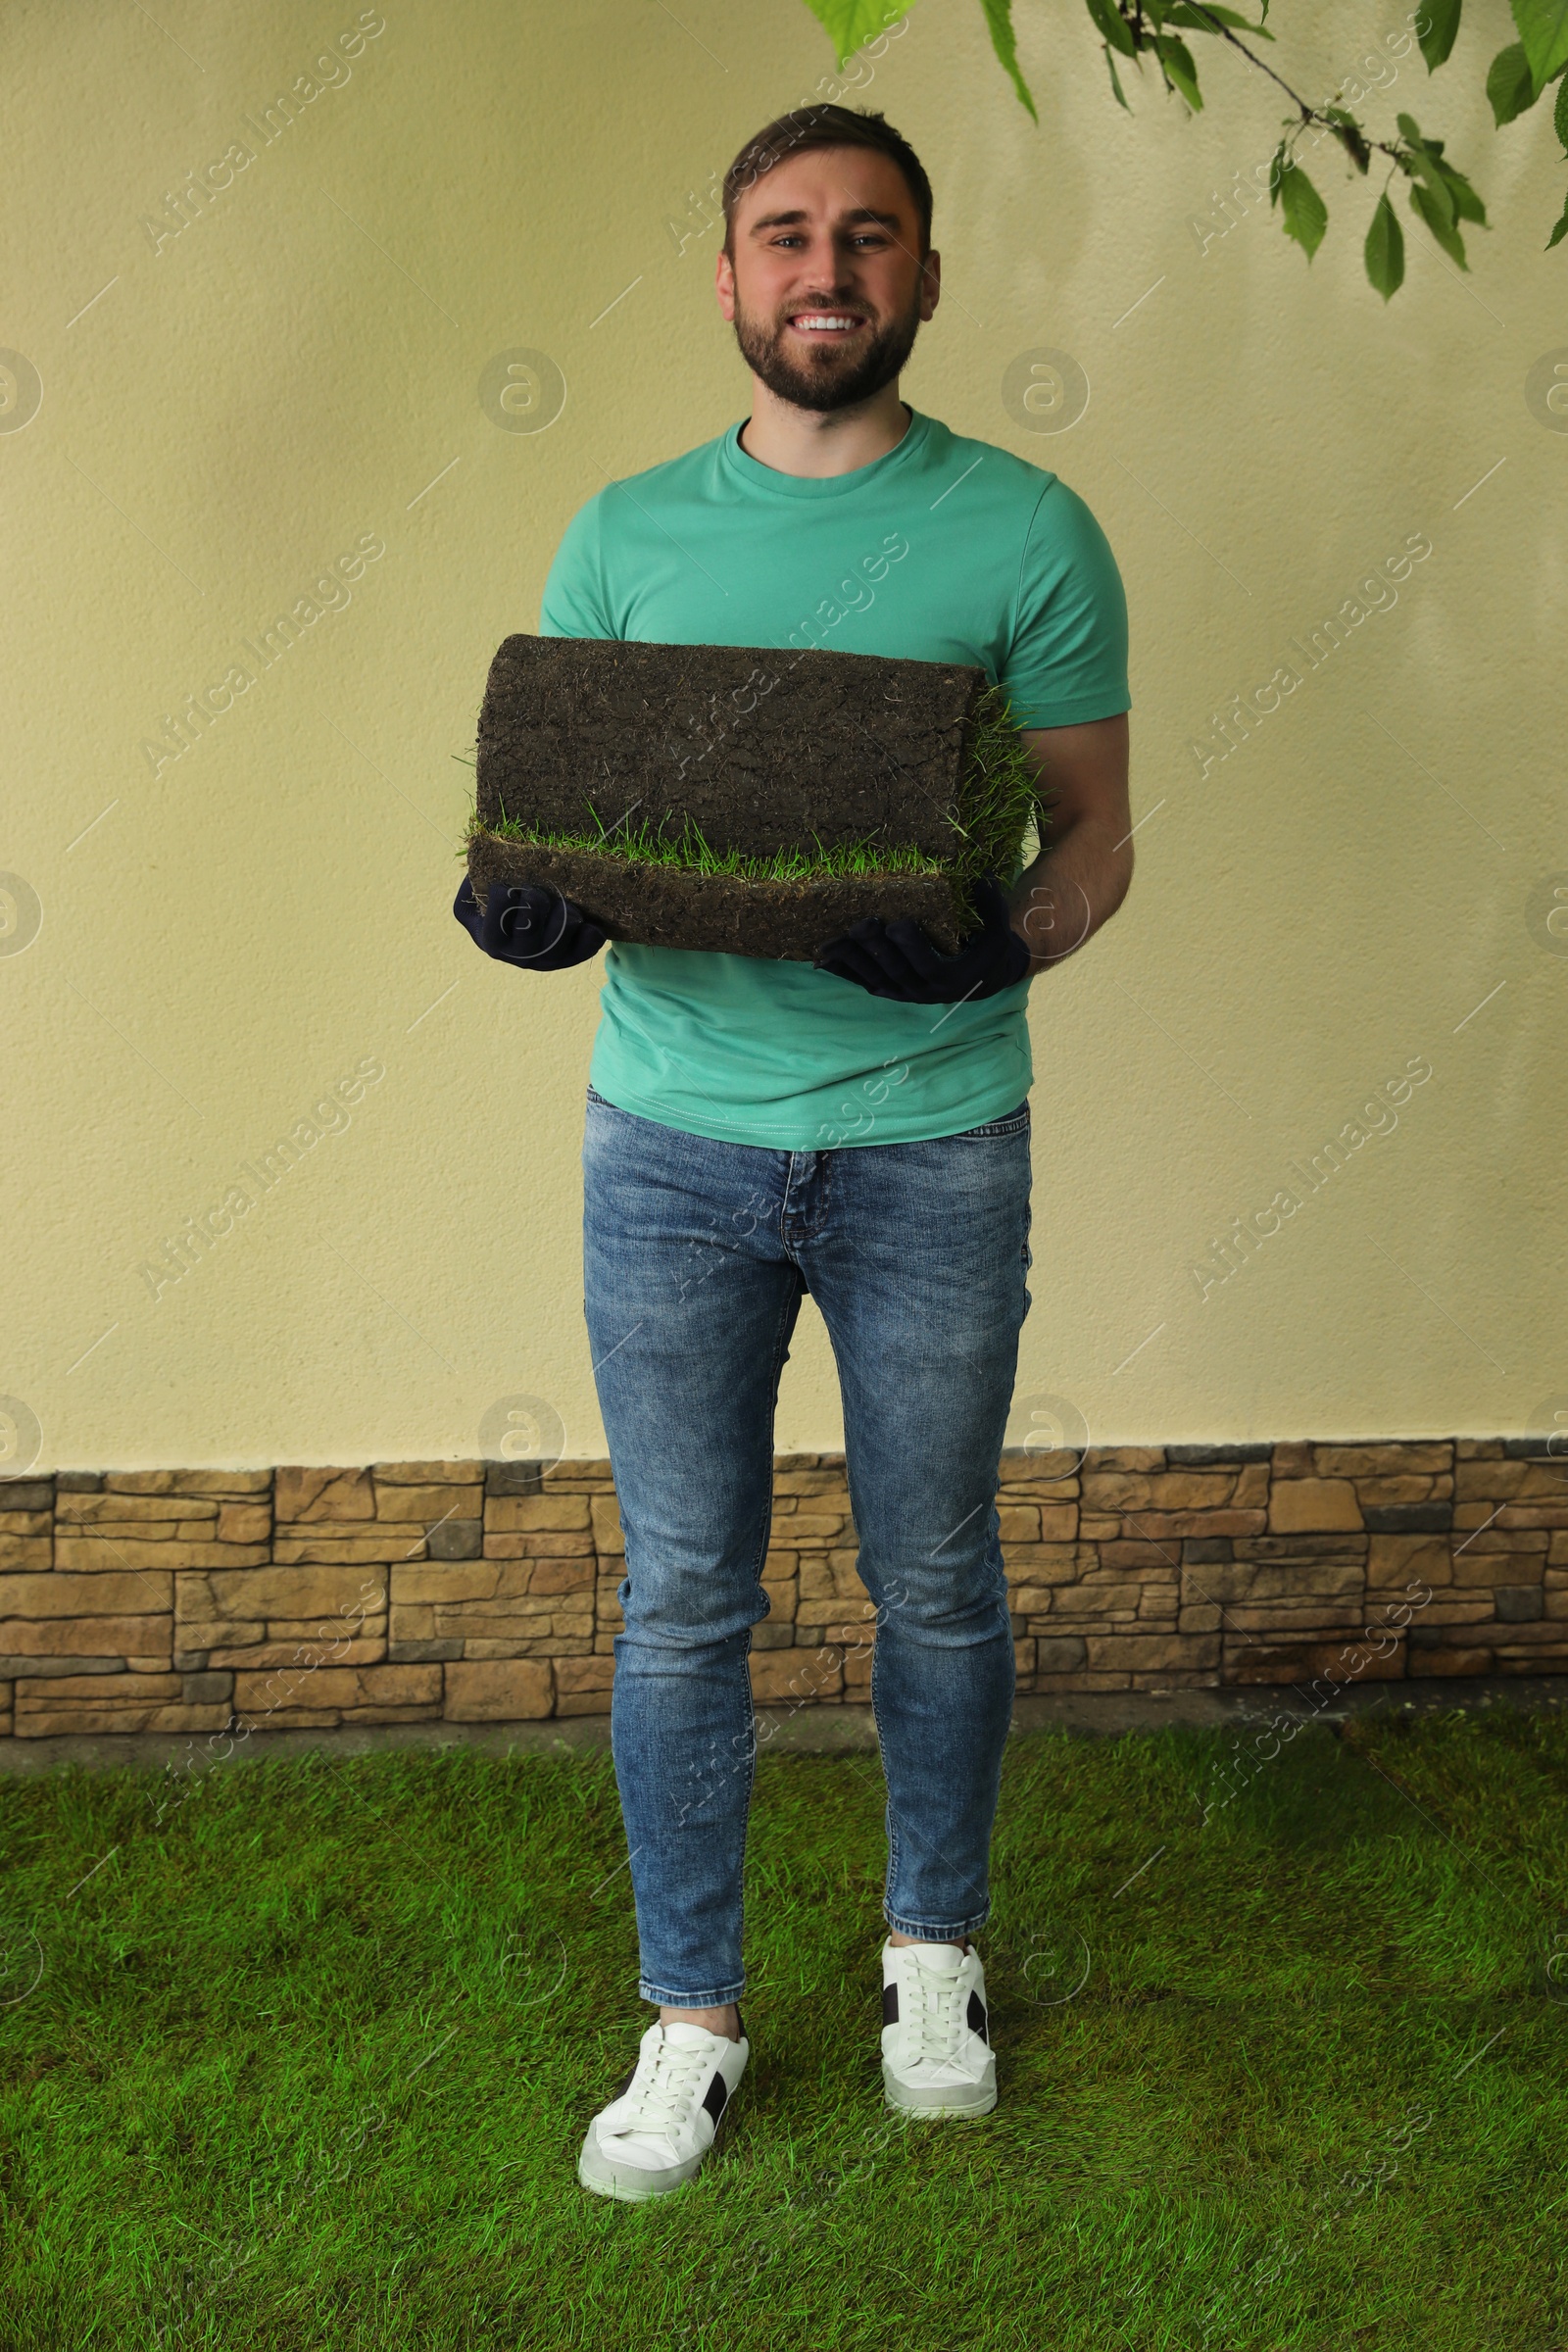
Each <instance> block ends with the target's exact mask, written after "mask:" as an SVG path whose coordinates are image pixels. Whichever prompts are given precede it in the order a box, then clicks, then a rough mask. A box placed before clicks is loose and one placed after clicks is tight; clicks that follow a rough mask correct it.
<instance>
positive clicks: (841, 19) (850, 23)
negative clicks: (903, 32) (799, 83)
mask: <svg viewBox="0 0 1568 2352" xmlns="http://www.w3.org/2000/svg"><path fill="white" fill-rule="evenodd" d="M806 5H807V7H808V8H809V10H810V12H811V14H812V16H813V17H815V19H816V21H817V23H818V24H819V25H821V27H822V29H823V31H824V32H825V33H826V34H827V35H828V37H829V39H830V40H831V41H832V43H833V53H834V55H835V57H836V58H837V60H838V62H839V64H840V65H841V66H847V65H848V64H849V62H850V60H851V58H852V57H853V56H854V55H855V52H856V51H857V49H863V48H864V46H865V44H866V42H867V41H874V40H875V39H876V36H877V34H878V33H879V32H886V31H887V29H888V27H889V25H896V24H897V23H898V21H899V19H900V18H901V17H907V15H908V13H909V8H910V0H806Z"/></svg>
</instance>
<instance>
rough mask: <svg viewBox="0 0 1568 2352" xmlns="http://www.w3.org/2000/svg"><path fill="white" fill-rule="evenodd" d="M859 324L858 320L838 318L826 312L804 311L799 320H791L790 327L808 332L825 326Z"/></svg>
mask: <svg viewBox="0 0 1568 2352" xmlns="http://www.w3.org/2000/svg"><path fill="white" fill-rule="evenodd" d="M859 323H860V322H859V320H858V319H840V318H837V317H835V316H834V315H833V314H832V313H831V312H828V311H806V312H803V314H802V315H801V317H800V318H799V319H792V320H791V324H792V325H794V326H798V327H804V328H806V329H808V330H814V329H817V328H821V327H827V326H858V324H859Z"/></svg>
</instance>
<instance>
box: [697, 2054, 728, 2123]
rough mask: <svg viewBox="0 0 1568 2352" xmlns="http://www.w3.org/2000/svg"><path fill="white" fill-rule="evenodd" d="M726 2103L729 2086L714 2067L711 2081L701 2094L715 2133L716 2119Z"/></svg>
mask: <svg viewBox="0 0 1568 2352" xmlns="http://www.w3.org/2000/svg"><path fill="white" fill-rule="evenodd" d="M728 2103H729V2084H728V2083H727V2082H725V2080H724V2078H723V2076H722V2075H721V2074H720V2073H719V2071H718V2069H717V2067H715V2068H714V2069H713V2079H712V2081H711V2082H710V2083H709V2085H708V2088H707V2089H706V2090H705V2091H704V2093H703V2105H704V2106H705V2107H706V2108H707V2109H708V2112H709V2114H710V2115H711V2117H712V2119H713V2129H714V2131H717V2130H718V2119H719V2117H720V2116H721V2115H722V2114H723V2112H724V2109H725V2107H726V2106H727V2105H728Z"/></svg>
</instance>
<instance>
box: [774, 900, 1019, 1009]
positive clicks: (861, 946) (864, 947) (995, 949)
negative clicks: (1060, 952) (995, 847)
mask: <svg viewBox="0 0 1568 2352" xmlns="http://www.w3.org/2000/svg"><path fill="white" fill-rule="evenodd" d="M974 901H975V906H976V907H977V908H978V910H979V913H980V917H981V923H982V928H981V929H980V930H979V931H977V932H976V933H975V935H974V937H973V938H972V939H970V940H967V941H966V942H965V943H964V945H963V946H962V947H960V948H959V950H958V953H957V954H956V956H939V955H938V954H937V951H936V949H935V948H934V947H933V946H932V945H931V942H930V940H929V939H927V937H926V935H925V933H924V932H923V931H922V930H921V928H920V926H919V924H918V923H912V922H910V921H909V920H908V918H907V916H902V917H901V918H900V919H899V920H898V921H897V922H892V923H884V922H883V921H882V920H881V919H880V917H879V916H877V915H871V914H868V915H867V916H866V917H865V919H864V920H863V921H862V922H858V923H852V924H851V926H850V928H849V930H848V931H846V932H845V933H844V934H843V936H842V938H839V939H833V940H829V942H828V944H827V946H826V947H825V948H822V949H819V950H818V952H817V956H816V969H817V970H818V971H819V972H832V973H834V974H836V976H837V977H838V978H839V979H840V980H854V981H857V982H858V984H859V986H860V987H861V988H863V989H865V990H866V991H867V993H868V994H869V995H871V996H873V997H891V998H892V999H893V1000H894V1002H895V1003H896V1004H900V1005H957V1004H960V1003H962V1002H964V1001H965V1000H966V999H970V1000H972V999H978V998H980V997H994V996H997V995H999V994H1000V992H1001V991H1002V990H1003V989H1005V988H1015V987H1016V986H1017V984H1018V982H1019V981H1020V980H1021V979H1022V978H1023V977H1024V975H1025V973H1026V972H1027V971H1028V969H1029V962H1030V956H1029V948H1028V943H1027V942H1026V941H1024V940H1022V939H1020V938H1019V936H1018V934H1017V932H1016V931H1014V929H1013V928H1012V924H1011V921H1010V919H1009V917H1008V913H1007V902H1006V900H1005V897H1004V896H1003V891H1002V885H1001V884H1000V883H999V882H998V880H997V878H996V876H995V875H994V874H987V875H986V877H985V879H984V880H983V881H981V882H977V883H976V884H975V890H974Z"/></svg>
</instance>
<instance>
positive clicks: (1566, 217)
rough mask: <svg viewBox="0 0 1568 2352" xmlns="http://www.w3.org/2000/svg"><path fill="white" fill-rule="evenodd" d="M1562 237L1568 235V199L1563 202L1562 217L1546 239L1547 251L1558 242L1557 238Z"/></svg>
mask: <svg viewBox="0 0 1568 2352" xmlns="http://www.w3.org/2000/svg"><path fill="white" fill-rule="evenodd" d="M1560 237H1568V200H1565V201H1564V204H1563V208H1562V219H1561V220H1560V221H1558V223H1557V225H1556V227H1555V228H1554V229H1553V230H1552V232H1551V234H1550V236H1549V237H1548V238H1547V239H1546V246H1545V250H1546V251H1547V253H1549V252H1550V251H1551V249H1552V247H1553V246H1554V245H1555V244H1556V243H1557V240H1558V239H1559V238H1560Z"/></svg>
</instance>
